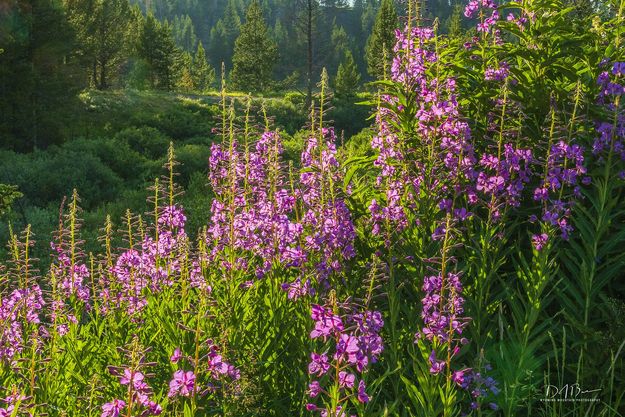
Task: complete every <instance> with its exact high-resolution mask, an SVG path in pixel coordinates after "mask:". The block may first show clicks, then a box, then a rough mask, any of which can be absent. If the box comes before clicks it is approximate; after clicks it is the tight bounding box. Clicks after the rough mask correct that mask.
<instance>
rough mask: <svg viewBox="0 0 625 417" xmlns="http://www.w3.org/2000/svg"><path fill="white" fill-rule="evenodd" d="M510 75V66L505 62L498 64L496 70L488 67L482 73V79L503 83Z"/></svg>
mask: <svg viewBox="0 0 625 417" xmlns="http://www.w3.org/2000/svg"><path fill="white" fill-rule="evenodd" d="M509 75H510V66H509V65H508V63H507V62H505V61H503V62H500V63H499V66H498V68H492V67H488V68H486V71H485V72H484V79H485V80H486V81H504V80H505V79H506V78H508V76H509Z"/></svg>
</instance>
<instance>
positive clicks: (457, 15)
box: [447, 4, 463, 36]
mask: <svg viewBox="0 0 625 417" xmlns="http://www.w3.org/2000/svg"><path fill="white" fill-rule="evenodd" d="M462 10H463V7H462V5H460V4H456V5H455V6H454V11H453V12H452V14H451V16H450V17H449V20H448V25H447V32H448V33H449V36H460V35H461V34H462Z"/></svg>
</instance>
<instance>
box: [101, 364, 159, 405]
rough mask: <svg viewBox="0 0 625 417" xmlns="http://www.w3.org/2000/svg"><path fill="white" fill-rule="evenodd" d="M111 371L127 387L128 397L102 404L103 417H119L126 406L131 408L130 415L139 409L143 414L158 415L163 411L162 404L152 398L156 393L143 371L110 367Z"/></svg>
mask: <svg viewBox="0 0 625 417" xmlns="http://www.w3.org/2000/svg"><path fill="white" fill-rule="evenodd" d="M109 372H110V373H111V374H112V375H114V376H117V377H118V378H119V383H120V385H122V386H124V387H126V390H127V399H126V401H124V400H120V399H113V400H112V401H110V402H108V403H105V404H104V405H102V414H101V417H118V416H119V415H120V414H121V413H122V411H123V410H124V409H125V408H126V407H128V408H129V410H128V414H129V415H130V414H131V413H133V412H138V411H139V410H140V411H141V413H140V414H141V415H142V416H157V415H160V414H161V413H162V412H163V409H162V408H161V406H160V405H159V404H158V403H156V402H155V401H153V400H152V396H153V395H154V393H153V391H152V389H151V388H150V386H149V385H148V384H147V382H146V381H145V375H144V374H143V373H142V372H141V371H139V370H134V369H130V368H117V367H109Z"/></svg>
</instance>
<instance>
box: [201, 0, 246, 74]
mask: <svg viewBox="0 0 625 417" xmlns="http://www.w3.org/2000/svg"><path fill="white" fill-rule="evenodd" d="M237 9H238V8H237V3H236V2H235V1H234V0H228V5H227V6H226V9H225V11H224V16H223V17H222V18H221V19H219V20H218V21H217V23H216V24H215V26H214V27H213V28H212V29H211V31H210V43H209V52H210V56H211V57H212V58H213V59H214V60H213V64H214V65H215V66H216V67H221V64H222V63H224V64H225V66H226V69H227V70H228V69H230V68H232V51H233V50H234V45H235V41H236V39H237V36H239V33H240V31H241V19H240V17H239V12H238V11H237Z"/></svg>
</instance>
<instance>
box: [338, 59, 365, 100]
mask: <svg viewBox="0 0 625 417" xmlns="http://www.w3.org/2000/svg"><path fill="white" fill-rule="evenodd" d="M359 84H360V72H359V71H358V67H357V66H356V63H355V62H354V56H353V55H352V53H351V51H349V50H347V51H345V55H344V58H343V62H341V64H340V65H339V69H338V71H337V73H336V78H335V80H334V92H335V94H336V96H337V97H338V98H348V97H353V96H354V95H355V94H356V90H357V89H358V85H359Z"/></svg>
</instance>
